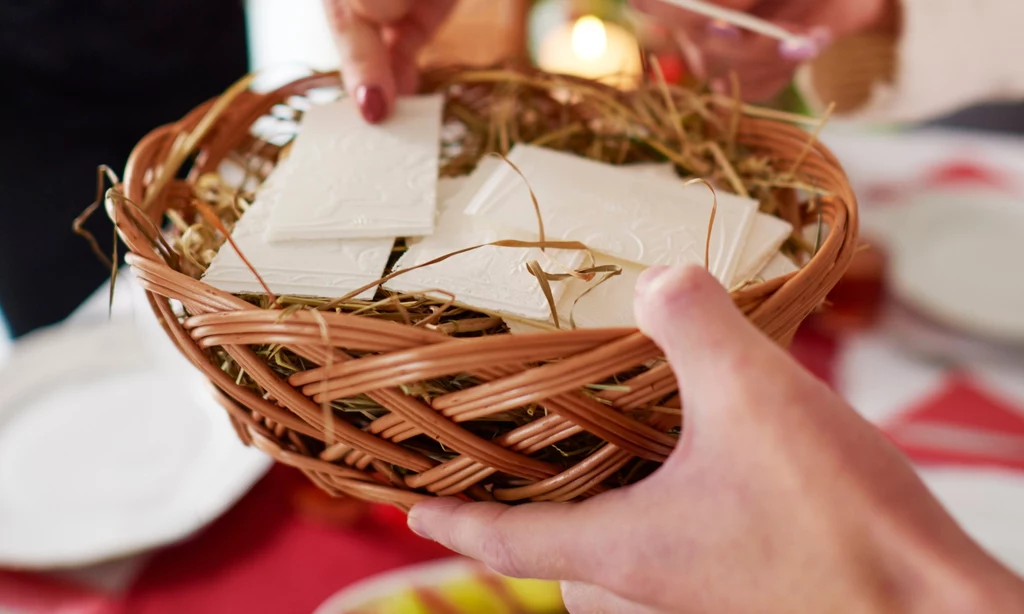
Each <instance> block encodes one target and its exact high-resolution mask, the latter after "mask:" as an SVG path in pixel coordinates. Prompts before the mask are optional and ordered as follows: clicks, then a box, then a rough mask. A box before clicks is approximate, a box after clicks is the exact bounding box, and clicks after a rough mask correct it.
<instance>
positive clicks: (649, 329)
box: [635, 266, 800, 420]
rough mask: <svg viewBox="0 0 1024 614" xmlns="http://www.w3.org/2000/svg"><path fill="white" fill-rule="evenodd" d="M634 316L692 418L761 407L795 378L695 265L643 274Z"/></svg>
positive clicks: (787, 361) (777, 351) (795, 371)
mask: <svg viewBox="0 0 1024 614" xmlns="http://www.w3.org/2000/svg"><path fill="white" fill-rule="evenodd" d="M635 311H636V319H637V323H638V325H639V327H640V329H641V330H642V331H643V332H644V333H645V334H646V335H647V336H649V337H650V338H651V339H652V340H653V341H654V342H655V343H657V344H658V346H659V347H660V348H661V349H662V351H664V352H665V356H666V358H667V359H668V361H669V363H670V364H671V366H672V368H673V370H674V372H675V375H676V378H677V379H678V380H679V385H680V391H681V393H682V396H683V403H684V406H685V407H686V408H687V411H688V412H689V413H688V414H687V415H688V416H690V417H691V419H692V420H700V419H701V417H702V415H703V414H706V413H711V414H718V415H721V416H726V415H729V414H733V412H736V411H741V410H743V409H744V408H746V409H751V408H756V407H760V405H761V404H762V402H763V400H764V399H766V398H778V397H779V396H780V394H783V393H785V392H789V390H788V389H787V385H789V384H790V383H795V382H796V380H797V379H799V373H800V370H799V368H798V367H797V366H796V365H795V363H794V362H793V361H792V359H791V358H790V357H789V356H788V355H786V353H785V352H783V351H782V349H781V348H779V347H778V346H777V345H775V344H774V343H772V342H771V341H770V340H769V339H768V338H767V337H765V336H764V335H763V334H762V333H761V332H760V331H759V330H757V329H756V328H755V327H754V326H753V325H752V324H751V323H750V322H749V321H748V320H747V319H746V318H745V317H744V316H743V315H742V314H741V313H740V311H739V310H738V309H736V307H735V305H733V302H732V299H731V297H730V296H729V294H728V292H726V290H725V288H723V287H722V285H721V284H720V283H719V282H718V281H717V280H716V279H715V278H714V277H712V276H711V275H710V274H709V273H708V272H707V271H705V270H704V269H703V268H701V267H697V266H684V267H675V268H667V267H652V268H651V269H648V270H647V271H645V273H644V274H643V275H642V276H641V277H640V279H639V280H638V282H637V287H636V300H635ZM733 415H734V414H733Z"/></svg>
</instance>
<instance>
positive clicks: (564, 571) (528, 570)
mask: <svg viewBox="0 0 1024 614" xmlns="http://www.w3.org/2000/svg"><path fill="white" fill-rule="evenodd" d="M599 499H601V498H600V497H599V498H595V499H592V500H590V501H587V502H584V503H580V504H567V503H531V504H528V505H520V506H516V507H508V506H505V505H501V504H498V503H466V502H464V501H461V500H458V499H437V500H430V501H426V502H423V503H419V504H417V505H416V506H414V507H413V508H412V510H411V511H410V513H409V527H410V528H411V529H412V530H413V531H415V532H416V533H417V534H419V535H422V536H423V537H427V538H429V539H433V540H434V541H436V542H438V543H440V544H441V545H443V546H446V547H448V548H449V549H451V550H454V551H455V552H458V553H460V554H464V555H466V556H468V557H471V558H474V559H476V560H478V561H480V562H482V563H484V564H485V565H487V566H488V567H489V568H491V569H492V570H494V571H495V572H496V573H499V574H502V575H504V576H509V577H513V578H535V579H539V580H591V579H592V575H593V574H592V570H593V569H594V567H593V565H594V562H595V560H598V561H600V560H601V559H602V558H603V557H602V552H601V540H602V538H603V536H604V535H606V534H607V533H608V531H607V529H608V527H607V525H606V524H601V523H600V522H599V520H598V519H600V518H602V517H603V518H604V519H605V520H609V519H610V518H609V514H610V513H614V512H613V511H612V510H611V509H609V508H608V507H607V506H606V504H602V503H599ZM606 500H607V499H606Z"/></svg>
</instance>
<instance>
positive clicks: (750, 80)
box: [711, 66, 794, 103]
mask: <svg viewBox="0 0 1024 614" xmlns="http://www.w3.org/2000/svg"><path fill="white" fill-rule="evenodd" d="M793 74H794V73H793V71H792V70H790V69H789V68H786V67H778V66H764V67H762V66H745V67H741V68H740V69H739V70H737V71H736V75H737V80H738V82H739V84H740V91H739V95H740V98H741V99H742V100H746V101H748V102H753V103H763V102H767V101H770V100H771V99H773V98H774V97H775V96H777V95H778V94H779V93H780V92H781V91H782V90H783V89H785V88H786V86H787V85H789V84H790V83H791V82H792V81H793ZM711 88H712V89H713V90H714V91H715V92H716V93H719V94H724V95H726V96H732V95H733V86H732V82H731V78H725V77H722V78H719V79H715V80H712V82H711Z"/></svg>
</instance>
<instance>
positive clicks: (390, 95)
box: [324, 0, 455, 124]
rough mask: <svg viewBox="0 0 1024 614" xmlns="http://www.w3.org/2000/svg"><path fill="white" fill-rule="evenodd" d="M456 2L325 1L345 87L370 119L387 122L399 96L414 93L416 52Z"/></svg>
mask: <svg viewBox="0 0 1024 614" xmlns="http://www.w3.org/2000/svg"><path fill="white" fill-rule="evenodd" d="M454 4H455V0H324V9H325V10H326V12H327V19H328V21H329V22H330V26H331V30H332V31H333V33H334V42H335V45H336V46H337V48H338V54H339V58H340V60H341V74H342V78H343V80H344V82H345V89H346V90H348V91H349V92H353V93H354V95H355V97H356V100H357V102H358V103H359V108H360V110H361V111H362V114H363V117H364V118H365V119H366V121H368V122H370V123H372V124H374V123H377V122H380V121H382V120H384V119H385V118H386V117H387V116H388V114H389V113H390V111H391V109H392V107H393V106H394V102H395V96H397V95H399V94H413V93H415V92H416V89H417V86H418V83H419V72H418V67H417V65H416V54H417V53H418V52H419V50H420V49H421V48H423V46H424V45H425V44H426V43H427V42H428V41H429V40H430V38H431V37H432V36H433V35H434V32H435V31H436V30H437V28H438V27H439V26H440V25H441V23H442V22H444V20H445V17H447V16H448V13H449V12H451V9H452V6H454Z"/></svg>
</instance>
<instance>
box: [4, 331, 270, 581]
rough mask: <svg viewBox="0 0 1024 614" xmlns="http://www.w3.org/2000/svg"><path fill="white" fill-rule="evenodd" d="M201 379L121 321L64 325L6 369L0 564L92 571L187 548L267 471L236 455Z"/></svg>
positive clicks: (254, 459)
mask: <svg viewBox="0 0 1024 614" xmlns="http://www.w3.org/2000/svg"><path fill="white" fill-rule="evenodd" d="M199 381H200V380H199V378H198V377H194V378H192V379H187V378H186V379H183V378H182V377H181V374H180V373H176V372H175V371H173V370H169V369H167V368H166V365H161V361H160V360H158V359H157V358H156V357H155V356H154V352H153V349H152V347H151V346H147V344H146V343H145V342H144V340H143V339H142V335H141V334H140V332H139V329H138V328H137V327H136V326H134V325H132V324H131V323H127V322H111V323H107V324H104V325H100V326H88V327H85V326H62V327H57V328H54V329H51V330H46V331H42V332H40V333H36V334H34V335H33V336H31V337H29V338H27V339H26V340H24V341H23V342H21V343H19V344H18V345H17V346H15V349H14V352H13V354H12V355H11V356H10V357H9V360H8V361H6V364H4V365H3V367H2V368H0V566H4V567H15V568H37V569H38V568H57V567H70V566H80V565H86V564H92V563H96V562H99V561H103V560H107V559H112V558H116V557H121V556H125V555H129V554H135V553H138V552H141V551H144V550H148V549H150V548H153V547H156V546H160V545H164V544H168V543H171V542H175V541H178V540H180V539H183V538H185V537H187V536H189V535H190V534H192V533H193V532H195V531H196V530H198V529H199V528H201V527H203V526H204V525H206V524H207V523H209V522H210V521H212V520H213V519H215V518H216V517H217V516H219V515H220V514H221V513H223V512H224V511H225V510H226V509H227V508H229V507H230V506H231V505H232V504H233V503H234V502H235V501H237V500H238V499H239V498H240V497H241V496H242V495H243V494H245V492H247V491H248V490H249V488H250V487H251V486H252V485H253V484H254V483H255V482H256V481H257V480H258V479H259V478H260V477H261V476H262V475H263V474H264V473H265V472H266V470H267V468H268V467H269V464H270V461H269V460H268V459H267V457H265V456H264V455H263V454H261V453H259V452H258V451H256V450H253V449H248V448H246V447H245V446H243V445H242V444H241V442H240V441H239V440H238V438H237V436H236V435H235V433H234V430H233V429H232V427H231V425H230V423H229V422H228V419H227V416H226V413H225V412H224V411H223V410H222V409H220V408H219V407H217V406H216V405H214V403H213V401H212V400H210V401H203V399H204V398H206V396H207V395H201V394H200V392H201V391H200V390H198V389H197V387H198V385H199Z"/></svg>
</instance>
